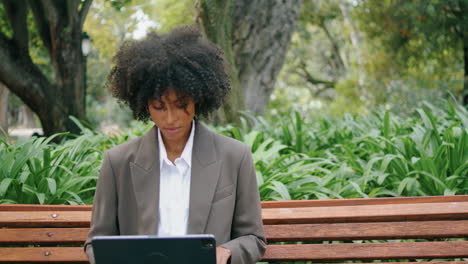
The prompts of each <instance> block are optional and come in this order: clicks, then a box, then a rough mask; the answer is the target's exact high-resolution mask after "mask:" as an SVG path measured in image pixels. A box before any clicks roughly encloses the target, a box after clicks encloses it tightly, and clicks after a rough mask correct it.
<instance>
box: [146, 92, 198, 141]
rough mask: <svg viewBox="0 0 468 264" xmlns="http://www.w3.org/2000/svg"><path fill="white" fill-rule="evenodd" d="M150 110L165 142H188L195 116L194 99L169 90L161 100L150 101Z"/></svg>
mask: <svg viewBox="0 0 468 264" xmlns="http://www.w3.org/2000/svg"><path fill="white" fill-rule="evenodd" d="M148 109H149V113H150V115H151V119H152V120H153V121H154V123H155V124H156V126H157V127H158V128H159V129H160V131H161V134H162V137H163V139H164V141H165V142H173V143H176V144H177V143H185V142H186V141H187V139H188V137H189V135H190V130H191V128H192V120H193V118H194V116H195V103H194V102H193V99H192V97H190V96H188V95H184V94H178V93H177V92H176V91H175V90H174V89H169V90H168V91H167V92H165V93H164V94H163V95H162V96H161V99H160V100H154V99H153V100H149V101H148Z"/></svg>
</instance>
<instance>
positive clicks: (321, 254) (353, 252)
mask: <svg viewBox="0 0 468 264" xmlns="http://www.w3.org/2000/svg"><path fill="white" fill-rule="evenodd" d="M450 249H451V251H450V252H451V254H447V253H445V254H444V253H441V252H442V251H447V250H450ZM337 253H339V254H340V256H341V257H336V255H337ZM467 255H468V242H466V241H460V242H437V244H435V245H434V244H433V243H428V242H418V243H372V244H318V245H317V244H309V245H268V246H267V251H266V254H265V256H264V258H263V259H262V260H263V261H294V260H305V259H314V260H324V259H326V260H344V259H348V260H352V259H354V260H358V259H367V260H369V259H402V258H403V259H404V258H411V259H413V258H449V257H462V256H467ZM343 256H346V258H344V257H343ZM0 262H8V263H12V262H74V263H87V257H86V254H85V253H84V251H83V248H82V247H61V248H60V247H59V248H56V247H32V248H0ZM408 263H415V262H408ZM417 263H421V262H417ZM428 263H429V262H428ZM430 263H431V264H433V263H437V262H430ZM440 263H447V262H440ZM450 263H453V264H456V263H457V264H458V263H460V264H461V263H468V262H466V261H463V262H450Z"/></svg>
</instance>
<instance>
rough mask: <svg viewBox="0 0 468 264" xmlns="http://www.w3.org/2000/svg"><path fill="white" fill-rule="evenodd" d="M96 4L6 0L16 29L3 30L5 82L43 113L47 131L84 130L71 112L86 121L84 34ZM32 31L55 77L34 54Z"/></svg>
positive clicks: (0, 60)
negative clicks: (37, 62)
mask: <svg viewBox="0 0 468 264" xmlns="http://www.w3.org/2000/svg"><path fill="white" fill-rule="evenodd" d="M91 2H92V1H91V0H83V1H80V0H67V1H40V0H37V1H26V0H2V4H3V11H4V12H5V13H6V17H7V19H8V22H9V27H10V30H9V32H5V31H3V30H2V32H0V82H2V83H3V84H4V85H5V86H6V87H8V89H9V90H10V91H11V92H13V93H14V94H16V95H17V96H18V97H19V98H21V100H22V101H23V102H24V103H25V104H26V105H28V106H29V107H30V108H31V109H32V110H33V111H34V112H35V113H36V114H37V116H38V117H39V119H40V121H41V124H42V127H43V131H44V133H45V134H46V135H51V134H53V133H56V132H61V131H71V132H78V127H76V125H75V124H74V123H73V122H72V121H71V120H70V119H69V116H75V117H76V118H78V119H82V120H85V119H86V116H85V111H86V109H85V96H86V91H85V84H84V75H85V72H84V67H83V63H84V60H83V55H82V51H81V38H82V28H83V23H84V21H85V18H86V15H87V13H88V10H89V7H90V5H91ZM29 17H32V19H30V20H34V26H33V27H34V29H32V26H31V25H30V23H28V22H27V21H28V18H29ZM32 31H36V32H37V35H38V37H39V38H40V40H41V44H42V47H43V49H44V50H46V52H47V56H48V59H49V61H50V66H51V69H52V74H50V76H48V75H47V74H46V73H44V71H43V70H41V68H40V67H39V66H38V65H37V64H36V63H35V62H34V61H33V59H32V57H31V49H30V46H31V37H30V35H31V32H32Z"/></svg>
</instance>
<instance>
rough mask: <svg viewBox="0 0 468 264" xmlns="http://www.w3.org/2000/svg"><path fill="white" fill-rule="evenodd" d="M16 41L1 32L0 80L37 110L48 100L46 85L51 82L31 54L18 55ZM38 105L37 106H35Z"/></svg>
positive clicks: (48, 85)
mask: <svg viewBox="0 0 468 264" xmlns="http://www.w3.org/2000/svg"><path fill="white" fill-rule="evenodd" d="M17 54H18V48H17V47H16V44H15V42H14V41H12V40H9V39H8V38H6V36H5V35H3V34H0V58H2V59H1V60H0V82H2V83H4V84H5V85H6V86H7V87H8V89H10V91H12V92H14V93H15V94H16V95H18V96H19V97H20V98H21V99H22V100H23V101H24V102H25V103H26V104H27V105H28V106H29V107H31V108H32V109H33V110H34V111H35V112H40V111H41V110H42V109H38V107H37V106H40V105H41V102H45V101H47V100H48V99H47V98H49V97H48V96H47V92H46V87H50V86H51V84H50V82H49V81H48V80H47V78H46V77H45V76H44V75H43V74H42V72H41V71H40V70H39V69H38V68H37V66H36V65H34V63H33V62H32V61H31V59H30V57H29V56H21V57H18V55H17ZM35 106H36V107H35Z"/></svg>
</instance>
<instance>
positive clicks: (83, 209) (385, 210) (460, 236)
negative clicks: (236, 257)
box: [0, 195, 468, 263]
mask: <svg viewBox="0 0 468 264" xmlns="http://www.w3.org/2000/svg"><path fill="white" fill-rule="evenodd" d="M262 207H263V209H262V214H263V221H264V224H265V232H266V236H267V240H268V244H269V245H268V247H267V252H266V254H265V257H264V260H265V261H295V260H316V261H323V262H326V261H342V260H343V261H344V260H366V261H367V260H368V261H372V260H387V259H392V260H397V259H410V260H414V259H423V260H426V259H445V258H467V257H468V241H466V238H468V195H460V196H444V197H410V198H376V199H342V200H313V201H280V202H262ZM90 217H91V206H66V205H0V262H14V261H19V262H21V261H22V262H38V261H50V262H54V261H55V262H76V263H83V262H86V256H85V255H84V253H83V249H82V247H81V246H82V244H83V243H84V240H85V238H86V235H87V232H88V228H89V221H90ZM402 239H403V240H404V242H399V240H402ZM297 242H300V243H297ZM12 245H15V247H12ZM25 245H38V246H37V247H24V246H25ZM56 245H67V246H65V247H55V246H56ZM4 246H8V247H4ZM453 263H468V261H458V262H453Z"/></svg>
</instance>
